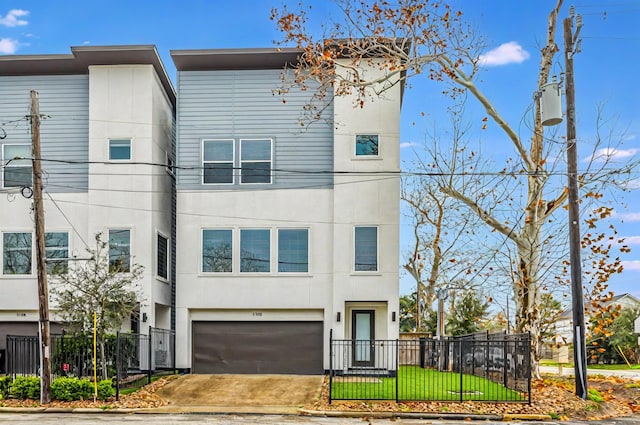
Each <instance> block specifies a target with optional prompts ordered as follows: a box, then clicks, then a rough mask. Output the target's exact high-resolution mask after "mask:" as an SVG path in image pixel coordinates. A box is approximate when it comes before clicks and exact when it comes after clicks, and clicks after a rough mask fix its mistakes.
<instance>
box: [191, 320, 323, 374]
mask: <svg viewBox="0 0 640 425" xmlns="http://www.w3.org/2000/svg"><path fill="white" fill-rule="evenodd" d="M192 341H193V351H192V352H193V362H192V371H193V373H279V374H303V375H316V374H322V373H323V372H324V369H323V366H322V341H323V333H322V322H193V339H192Z"/></svg>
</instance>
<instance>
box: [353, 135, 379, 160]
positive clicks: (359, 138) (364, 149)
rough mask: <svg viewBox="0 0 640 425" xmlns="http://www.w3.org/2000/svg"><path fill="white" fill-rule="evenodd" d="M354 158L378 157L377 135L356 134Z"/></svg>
mask: <svg viewBox="0 0 640 425" xmlns="http://www.w3.org/2000/svg"><path fill="white" fill-rule="evenodd" d="M356 156H378V135H377V134H357V135H356Z"/></svg>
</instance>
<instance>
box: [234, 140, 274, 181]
mask: <svg viewBox="0 0 640 425" xmlns="http://www.w3.org/2000/svg"><path fill="white" fill-rule="evenodd" d="M240 156H241V158H240V167H241V176H240V182H241V183H271V139H241V140H240Z"/></svg>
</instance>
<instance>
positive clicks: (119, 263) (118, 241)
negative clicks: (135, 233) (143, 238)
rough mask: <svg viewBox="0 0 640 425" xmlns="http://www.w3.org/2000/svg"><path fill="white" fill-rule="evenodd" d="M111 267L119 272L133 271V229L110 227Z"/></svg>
mask: <svg viewBox="0 0 640 425" xmlns="http://www.w3.org/2000/svg"><path fill="white" fill-rule="evenodd" d="M109 268H110V269H111V270H113V271H118V272H129V271H131V231H130V230H129V229H109Z"/></svg>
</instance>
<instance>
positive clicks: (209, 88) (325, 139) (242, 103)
mask: <svg viewBox="0 0 640 425" xmlns="http://www.w3.org/2000/svg"><path fill="white" fill-rule="evenodd" d="M279 84H280V71H279V70H250V71H246V70H245V71H182V72H179V75H178V165H179V166H180V167H183V168H182V169H179V170H178V180H177V181H178V189H179V190H181V189H182V190H200V189H204V190H215V189H223V190H229V188H230V186H229V185H222V186H217V185H202V174H201V170H200V167H201V166H202V164H201V162H200V161H201V152H200V149H201V142H202V139H225V138H227V139H228V138H235V139H236V140H237V139H240V138H255V137H271V138H273V140H274V162H273V165H272V167H273V168H274V170H275V171H274V179H273V184H271V185H257V186H256V185H234V186H231V187H233V188H234V189H239V190H243V189H250V190H256V189H274V188H307V187H308V188H327V187H331V185H332V184H333V175H332V173H331V172H330V171H332V170H333V129H332V128H331V125H330V124H327V123H326V122H324V121H323V122H318V123H314V124H312V125H310V126H308V127H307V128H302V127H301V126H300V123H299V119H300V117H301V113H302V111H303V109H302V108H303V106H304V104H305V103H306V101H307V99H308V98H309V96H310V91H306V92H303V91H301V90H298V89H295V90H291V92H290V93H289V94H288V95H287V97H286V103H283V102H282V98H281V97H280V96H278V95H274V93H273V90H274V89H276V88H277V87H278V86H279ZM325 113H326V116H327V117H332V115H333V110H332V108H331V107H329V108H327V110H326V111H325ZM185 168H187V169H185ZM296 171H298V172H296ZM299 171H304V172H302V173H301V172H299ZM317 171H322V172H317Z"/></svg>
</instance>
